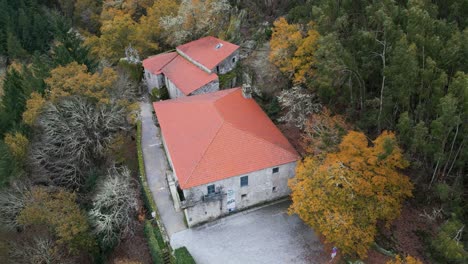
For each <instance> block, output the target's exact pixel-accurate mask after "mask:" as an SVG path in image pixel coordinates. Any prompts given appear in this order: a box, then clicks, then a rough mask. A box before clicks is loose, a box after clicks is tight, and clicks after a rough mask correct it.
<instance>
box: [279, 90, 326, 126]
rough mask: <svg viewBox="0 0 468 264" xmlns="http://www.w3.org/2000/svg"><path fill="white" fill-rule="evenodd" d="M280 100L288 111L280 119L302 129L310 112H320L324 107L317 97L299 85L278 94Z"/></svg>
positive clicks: (282, 106)
mask: <svg viewBox="0 0 468 264" xmlns="http://www.w3.org/2000/svg"><path fill="white" fill-rule="evenodd" d="M278 102H279V103H280V104H281V108H282V109H283V110H285V111H286V112H285V114H284V115H283V116H282V117H280V118H279V119H278V121H280V122H287V123H292V124H293V125H294V126H296V127H298V128H300V129H303V128H304V125H305V121H306V120H307V118H308V117H309V115H310V114H312V113H318V112H320V110H321V109H322V105H321V104H320V103H319V102H318V99H317V97H316V96H315V95H314V94H311V93H309V92H308V91H307V90H305V89H303V88H301V87H299V86H295V87H293V88H292V89H290V90H284V91H282V92H281V94H280V95H279V96H278Z"/></svg>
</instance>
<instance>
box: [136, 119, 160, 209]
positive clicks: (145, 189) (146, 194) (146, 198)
mask: <svg viewBox="0 0 468 264" xmlns="http://www.w3.org/2000/svg"><path fill="white" fill-rule="evenodd" d="M137 152H138V168H139V170H140V177H138V179H139V180H140V186H141V193H142V195H143V203H144V204H145V208H146V210H147V211H148V213H150V214H151V212H157V207H156V204H155V203H154V200H153V196H152V194H151V190H150V188H149V185H148V182H147V181H146V172H145V161H144V160H143V149H142V147H141V120H138V122H137Z"/></svg>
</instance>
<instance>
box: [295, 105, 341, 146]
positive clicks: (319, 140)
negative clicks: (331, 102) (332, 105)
mask: <svg viewBox="0 0 468 264" xmlns="http://www.w3.org/2000/svg"><path fill="white" fill-rule="evenodd" d="M349 128H350V125H349V124H347V123H346V122H345V120H344V117H343V116H341V115H333V116H332V115H331V113H330V110H328V108H326V107H324V108H323V109H322V110H321V111H320V112H319V113H314V114H312V115H310V117H309V119H307V120H306V121H305V126H304V132H303V134H302V144H303V146H304V149H305V150H306V151H307V152H308V153H309V154H312V155H317V154H320V153H327V152H335V151H337V150H338V145H339V144H340V142H341V139H342V138H343V136H344V135H345V134H346V133H347V131H348V129H349Z"/></svg>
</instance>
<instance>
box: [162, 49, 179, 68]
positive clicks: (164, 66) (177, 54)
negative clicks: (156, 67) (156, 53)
mask: <svg viewBox="0 0 468 264" xmlns="http://www.w3.org/2000/svg"><path fill="white" fill-rule="evenodd" d="M174 53H175V54H176V55H175V56H174V57H173V58H172V59H170V60H169V61H168V62H167V63H166V64H164V65H163V66H162V67H161V71H162V70H163V69H164V68H166V66H167V65H169V63H171V62H172V61H173V60H175V58H177V56H180V55H179V53H177V52H175V51H174Z"/></svg>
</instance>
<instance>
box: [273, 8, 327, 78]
mask: <svg viewBox="0 0 468 264" xmlns="http://www.w3.org/2000/svg"><path fill="white" fill-rule="evenodd" d="M273 25H274V27H273V33H272V36H271V40H270V48H271V49H270V55H269V59H270V61H271V62H272V63H273V64H275V65H276V66H277V67H278V68H279V69H280V71H281V72H283V73H285V74H287V75H288V76H289V78H291V79H292V80H293V82H294V83H295V84H301V83H305V81H306V78H307V77H310V76H313V74H314V71H313V65H314V63H315V57H314V53H315V51H316V50H317V47H318V46H317V40H318V39H319V37H320V34H319V33H318V32H317V31H316V30H315V29H314V24H313V23H312V22H311V23H309V24H308V25H307V28H308V30H307V32H305V33H304V32H303V30H302V29H301V26H300V25H298V24H289V23H288V21H287V20H286V19H285V18H284V17H280V18H279V19H278V20H276V21H275V22H274V23H273Z"/></svg>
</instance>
